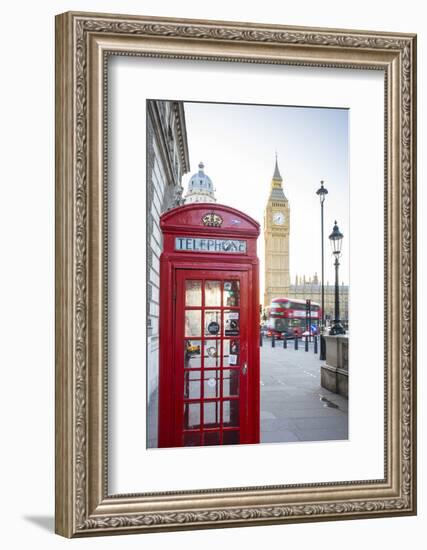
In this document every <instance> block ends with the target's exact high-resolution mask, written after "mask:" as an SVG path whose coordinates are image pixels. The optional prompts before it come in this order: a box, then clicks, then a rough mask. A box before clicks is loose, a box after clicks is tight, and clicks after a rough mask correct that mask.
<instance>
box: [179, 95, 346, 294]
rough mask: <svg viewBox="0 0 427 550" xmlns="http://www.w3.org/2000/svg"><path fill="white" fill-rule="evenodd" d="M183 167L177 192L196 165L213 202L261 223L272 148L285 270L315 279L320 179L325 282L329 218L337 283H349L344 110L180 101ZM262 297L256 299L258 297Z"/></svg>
mask: <svg viewBox="0 0 427 550" xmlns="http://www.w3.org/2000/svg"><path fill="white" fill-rule="evenodd" d="M184 107H185V115H186V124H187V135H188V147H189V152H190V164H191V170H190V173H189V174H186V175H185V176H184V178H183V185H184V189H185V191H186V190H187V183H188V180H189V179H190V177H191V175H192V174H194V173H195V172H196V171H197V170H198V164H199V162H200V161H201V160H202V161H203V162H204V164H205V173H206V174H207V175H208V176H210V178H211V179H212V181H213V183H214V187H215V188H216V198H217V201H218V202H219V203H222V204H226V205H229V206H232V207H234V208H237V209H239V210H242V211H243V212H246V213H247V214H249V215H250V216H252V217H253V218H255V219H256V220H257V221H258V222H259V223H260V224H261V228H262V225H263V213H264V208H265V206H266V203H267V200H268V195H269V191H270V183H271V179H272V176H273V171H274V163H275V152H276V151H277V155H278V162H279V169H280V172H281V175H282V178H283V189H284V192H285V195H286V197H287V198H288V200H289V202H290V209H291V220H290V223H291V231H290V272H291V282H292V283H294V281H295V275H304V274H305V275H306V276H307V277H310V276H313V275H314V273H315V272H317V273H318V275H319V277H320V272H321V259H320V205H319V198H318V196H317V195H316V190H317V189H318V188H319V186H320V180H322V179H323V180H324V182H325V187H326V188H327V189H328V191H329V194H328V195H327V196H326V200H325V210H324V212H325V282H326V281H329V282H330V283H333V282H334V270H333V259H332V255H331V248H330V245H329V242H328V238H327V237H328V236H329V234H330V233H331V231H332V227H333V223H334V220H335V219H336V220H337V221H338V225H339V228H340V230H341V232H342V233H343V234H344V240H343V247H342V250H343V254H342V258H341V267H340V282H343V281H344V282H345V283H346V284H347V283H348V280H349V257H350V251H349V238H348V237H349V235H348V230H349V158H348V111H347V110H346V109H321V108H312V107H277V106H254V105H226V104H218V103H184ZM258 244H259V246H258V255H259V258H260V261H261V291H262V292H263V286H264V237H263V234H262V233H261V235H260V238H259V240H258ZM261 295H262V294H261Z"/></svg>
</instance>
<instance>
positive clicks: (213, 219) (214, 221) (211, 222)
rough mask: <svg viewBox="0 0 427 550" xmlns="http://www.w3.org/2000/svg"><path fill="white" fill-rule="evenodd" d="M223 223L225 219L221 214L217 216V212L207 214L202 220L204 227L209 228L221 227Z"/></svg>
mask: <svg viewBox="0 0 427 550" xmlns="http://www.w3.org/2000/svg"><path fill="white" fill-rule="evenodd" d="M222 222H223V219H222V218H221V216H220V215H219V214H215V212H209V214H205V215H204V216H203V218H202V223H203V225H206V226H207V227H221V225H222Z"/></svg>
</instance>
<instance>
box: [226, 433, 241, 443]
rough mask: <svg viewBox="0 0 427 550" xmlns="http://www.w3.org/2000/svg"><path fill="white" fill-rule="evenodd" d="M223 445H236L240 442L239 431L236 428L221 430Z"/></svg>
mask: <svg viewBox="0 0 427 550" xmlns="http://www.w3.org/2000/svg"><path fill="white" fill-rule="evenodd" d="M222 443H223V445H237V444H238V443H240V433H239V431H238V430H230V431H228V430H227V431H225V432H222Z"/></svg>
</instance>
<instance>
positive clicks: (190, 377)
mask: <svg viewBox="0 0 427 550" xmlns="http://www.w3.org/2000/svg"><path fill="white" fill-rule="evenodd" d="M200 382H201V371H199V370H196V371H192V370H188V371H186V372H185V373H184V397H185V398H186V399H200Z"/></svg>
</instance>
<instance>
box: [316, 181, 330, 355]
mask: <svg viewBox="0 0 427 550" xmlns="http://www.w3.org/2000/svg"><path fill="white" fill-rule="evenodd" d="M327 194H328V190H327V189H326V188H325V187H324V186H323V181H321V182H320V187H319V189H318V190H317V191H316V195H319V199H320V234H321V250H322V286H321V289H322V323H321V327H320V354H319V359H320V360H321V361H324V360H325V359H326V345H325V344H326V343H325V337H324V335H323V332H324V330H325V285H324V279H325V258H324V249H323V246H324V237H323V203H324V202H325V198H326V195H327Z"/></svg>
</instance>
